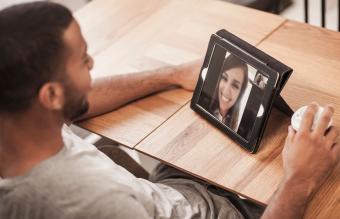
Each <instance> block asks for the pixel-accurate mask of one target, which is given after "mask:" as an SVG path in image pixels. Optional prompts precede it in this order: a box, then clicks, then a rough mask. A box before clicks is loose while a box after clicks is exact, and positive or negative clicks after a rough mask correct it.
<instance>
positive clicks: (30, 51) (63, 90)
mask: <svg viewBox="0 0 340 219" xmlns="http://www.w3.org/2000/svg"><path fill="white" fill-rule="evenodd" d="M0 30H1V34H0V116H1V115H3V114H5V115H6V116H8V115H15V114H18V113H23V112H26V111H28V110H32V109H34V110H37V111H39V112H44V113H53V114H56V115H62V116H63V117H64V118H65V119H72V118H74V117H76V116H79V115H80V114H82V113H84V112H86V110H87V108H88V103H87V95H86V94H87V92H88V91H89V89H90V75H89V71H90V69H91V68H92V65H93V61H92V58H91V57H90V56H88V55H87V51H86V49H87V48H86V42H85V40H84V38H83V37H82V35H81V32H80V28H79V25H78V24H77V22H76V21H75V20H74V18H73V16H72V13H71V12H70V11H69V10H68V9H67V8H65V7H63V6H61V5H59V4H55V3H50V2H34V3H27V4H21V5H16V6H13V7H10V8H7V9H4V10H2V11H0Z"/></svg>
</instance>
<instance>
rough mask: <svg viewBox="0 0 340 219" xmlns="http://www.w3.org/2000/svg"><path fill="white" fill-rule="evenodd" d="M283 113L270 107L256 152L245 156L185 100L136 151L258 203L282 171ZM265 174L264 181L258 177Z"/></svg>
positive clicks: (272, 188)
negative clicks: (262, 137)
mask: <svg viewBox="0 0 340 219" xmlns="http://www.w3.org/2000/svg"><path fill="white" fill-rule="evenodd" d="M288 124H289V118H287V117H286V116H285V115H283V114H282V113H280V112H278V111H276V110H273V113H272V115H271V117H270V120H269V124H268V127H273V128H269V129H267V130H266V131H265V134H264V139H263V141H262V143H261V146H260V147H261V149H260V151H259V152H258V153H257V154H255V155H251V154H249V153H248V152H246V151H245V150H243V149H241V148H240V147H239V146H238V145H237V144H236V143H235V142H233V141H232V140H231V139H230V138H229V137H227V136H226V135H224V134H223V133H222V132H220V131H219V130H217V129H216V128H215V127H214V126H212V125H210V123H208V122H207V121H205V120H204V119H202V118H201V117H200V116H198V115H197V114H196V113H195V112H194V111H192V110H191V109H190V107H189V104H187V105H186V106H185V107H183V108H182V109H181V110H180V111H179V112H178V113H176V114H175V115H174V116H172V117H171V118H170V119H169V120H168V121H166V122H165V123H164V124H163V125H162V126H160V127H159V128H158V129H157V130H155V131H154V132H153V133H152V134H150V135H149V136H148V137H147V138H146V139H144V140H143V141H142V142H141V143H140V144H138V145H137V146H136V150H138V151H140V152H143V153H145V154H147V155H150V156H153V157H155V158H158V159H161V160H162V161H164V162H166V163H168V164H170V165H173V166H175V167H176V168H179V169H182V170H183V171H186V172H188V173H189V174H192V175H195V176H197V177H200V178H202V179H204V180H206V181H209V182H211V183H213V184H216V185H218V186H221V187H223V188H225V189H228V190H231V191H234V192H237V193H239V194H242V195H243V196H246V197H248V198H250V199H253V200H255V201H257V202H260V203H267V202H268V200H269V198H270V196H271V194H273V192H274V191H275V189H276V187H277V185H278V184H279V182H280V180H281V177H282V175H283V171H282V166H281V162H280V161H281V158H280V153H281V150H282V146H283V144H284V139H285V136H286V134H287V126H288ZM263 179H265V180H263Z"/></svg>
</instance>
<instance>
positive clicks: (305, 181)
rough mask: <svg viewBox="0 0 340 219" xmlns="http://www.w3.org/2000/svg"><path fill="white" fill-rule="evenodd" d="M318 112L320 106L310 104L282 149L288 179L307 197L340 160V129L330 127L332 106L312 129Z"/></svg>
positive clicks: (289, 131) (289, 129)
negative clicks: (298, 185)
mask: <svg viewBox="0 0 340 219" xmlns="http://www.w3.org/2000/svg"><path fill="white" fill-rule="evenodd" d="M317 111H318V105H317V104H315V103H313V104H310V105H309V106H308V107H307V109H306V111H305V113H304V115H303V117H302V120H301V125H300V127H299V128H298V130H297V131H295V130H294V129H293V128H292V127H291V126H289V128H288V136H287V138H286V142H285V146H284V149H283V166H284V171H285V178H286V179H294V181H295V182H296V183H297V184H300V186H301V188H304V189H306V190H307V191H308V194H312V193H314V192H315V191H316V190H317V189H318V188H319V187H320V186H321V185H322V183H323V182H324V181H325V179H326V178H327V176H328V175H329V174H330V173H331V171H332V170H333V168H334V167H335V166H336V164H337V162H338V161H339V154H340V146H339V143H338V136H339V130H338V128H336V127H330V128H329V123H330V121H331V118H332V115H333V113H334V109H333V107H332V106H326V107H325V108H324V110H323V112H322V113H321V115H320V118H319V119H318V121H317V122H316V124H315V126H314V127H313V122H314V117H315V115H316V113H317ZM312 127H313V128H312Z"/></svg>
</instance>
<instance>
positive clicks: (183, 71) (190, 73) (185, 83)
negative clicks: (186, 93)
mask: <svg viewBox="0 0 340 219" xmlns="http://www.w3.org/2000/svg"><path fill="white" fill-rule="evenodd" d="M202 64H203V59H199V60H195V61H192V62H188V63H185V64H182V65H179V66H177V67H176V68H177V71H175V72H174V76H173V79H174V80H175V81H174V82H173V83H174V84H178V85H179V86H180V87H182V88H184V89H186V90H190V91H193V90H194V89H195V86H196V83H197V79H198V75H199V73H200V70H201V66H202Z"/></svg>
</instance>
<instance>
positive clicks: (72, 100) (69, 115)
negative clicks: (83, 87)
mask: <svg viewBox="0 0 340 219" xmlns="http://www.w3.org/2000/svg"><path fill="white" fill-rule="evenodd" d="M88 109H89V102H88V100H87V95H86V94H84V93H81V92H80V91H78V90H76V88H74V87H73V86H69V85H67V84H65V105H64V108H63V115H64V118H65V119H66V120H68V121H74V120H75V119H77V118H79V117H80V116H82V115H84V114H85V113H86V112H87V111H88Z"/></svg>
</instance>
